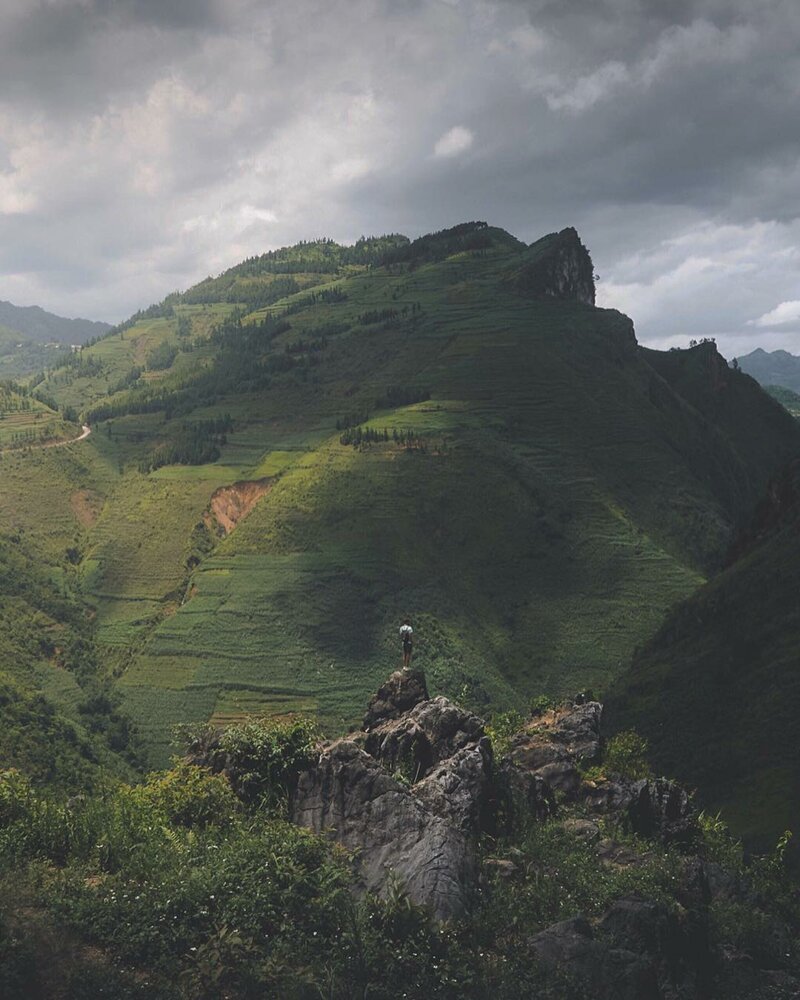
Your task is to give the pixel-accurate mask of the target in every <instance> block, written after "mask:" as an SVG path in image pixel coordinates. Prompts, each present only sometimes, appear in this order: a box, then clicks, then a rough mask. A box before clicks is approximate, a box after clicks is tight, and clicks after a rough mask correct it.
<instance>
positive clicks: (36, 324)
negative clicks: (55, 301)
mask: <svg viewBox="0 0 800 1000" xmlns="http://www.w3.org/2000/svg"><path fill="white" fill-rule="evenodd" d="M0 326H4V327H7V328H8V329H9V330H13V331H14V332H16V333H19V334H20V335H21V337H22V338H24V339H27V340H33V341H36V342H37V343H39V344H47V343H50V342H51V341H56V340H57V341H59V342H60V343H62V344H83V343H85V342H86V341H87V340H92V338H94V337H99V336H101V335H102V334H104V333H105V332H106V331H107V330H110V329H111V324H110V323H101V322H97V321H95V320H90V319H66V318H65V317H64V316H56V314H55V313H50V312H47V311H46V310H45V309H42V308H41V307H40V306H15V305H13V304H12V303H11V302H3V301H0Z"/></svg>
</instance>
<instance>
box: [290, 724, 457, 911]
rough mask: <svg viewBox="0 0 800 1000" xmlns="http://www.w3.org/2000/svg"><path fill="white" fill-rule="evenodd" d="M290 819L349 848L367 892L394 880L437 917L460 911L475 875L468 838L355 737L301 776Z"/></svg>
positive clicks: (328, 751) (338, 744) (327, 751)
mask: <svg viewBox="0 0 800 1000" xmlns="http://www.w3.org/2000/svg"><path fill="white" fill-rule="evenodd" d="M292 819H293V820H294V822H295V823H298V824H299V825H300V826H305V827H308V829H310V830H313V831H314V832H315V833H322V832H324V831H329V832H332V833H333V834H334V835H335V837H336V839H337V840H338V841H339V843H341V844H343V845H344V846H345V847H347V848H349V849H350V850H352V851H354V852H355V864H356V866H357V873H358V876H359V879H360V883H361V885H362V887H363V888H364V889H367V890H371V891H373V892H378V893H380V892H382V891H383V890H384V889H385V888H386V887H387V885H388V884H390V881H391V879H392V877H394V878H395V879H397V880H399V882H400V883H401V884H402V885H403V887H404V889H405V891H406V892H407V893H408V895H409V898H410V899H412V900H413V901H414V902H417V903H421V904H424V905H427V906H429V907H430V909H431V911H432V913H433V914H434V916H435V917H437V918H438V919H440V920H442V919H447V918H449V917H453V916H458V915H460V914H461V913H463V912H464V909H465V907H466V905H467V901H468V897H469V893H470V891H471V887H472V885H473V884H474V882H475V877H476V867H475V855H474V851H472V850H471V849H470V845H469V842H468V838H467V837H466V835H465V834H464V833H463V832H462V831H461V830H459V829H458V828H457V826H456V825H454V824H453V823H451V822H449V821H448V819H446V818H444V817H442V816H439V815H437V813H436V812H435V811H434V810H433V809H431V808H430V807H429V805H427V804H426V803H425V802H423V801H421V800H420V799H419V798H418V797H417V796H416V795H413V794H411V792H410V791H409V790H408V789H407V788H405V787H403V785H401V784H400V783H399V782H398V781H396V780H395V779H394V778H393V777H392V776H391V775H390V774H389V773H388V772H387V771H386V770H385V769H384V768H383V767H382V766H381V765H380V764H379V763H378V762H377V761H376V760H374V759H373V758H372V757H370V756H369V754H367V753H365V752H364V751H363V750H361V749H360V748H359V747H358V746H357V745H356V744H355V743H354V742H353V741H352V740H346V739H345V740H338V741H336V742H335V743H332V744H330V745H329V746H327V747H325V748H324V750H323V751H322V753H321V754H320V758H319V762H318V764H317V766H316V767H315V768H314V769H313V770H310V771H306V772H305V773H304V774H302V775H301V776H300V780H299V783H298V787H297V791H296V794H295V796H294V801H293V805H292Z"/></svg>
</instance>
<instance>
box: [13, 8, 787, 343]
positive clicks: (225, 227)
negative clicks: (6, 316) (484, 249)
mask: <svg viewBox="0 0 800 1000" xmlns="http://www.w3.org/2000/svg"><path fill="white" fill-rule="evenodd" d="M799 39H800V8H798V6H797V5H796V4H795V3H794V2H789V0H749V2H747V3H745V2H743V0H669V2H667V0H493V2H488V0H448V2H445V0H418V2H415V3H399V2H397V0H328V2H322V0H298V2H297V3H295V4H294V5H291V6H290V5H288V4H287V5H282V4H276V3H267V2H263V0H203V2H197V0H191V2H190V0H171V2H163V0H42V2H40V3H37V4H33V5H32V4H31V3H30V2H29V0H5V4H4V6H3V12H2V13H0V293H2V297H4V298H12V299H13V298H14V295H16V296H17V298H25V299H27V300H28V301H42V302H43V304H46V305H50V306H51V307H55V306H59V305H60V307H61V308H62V309H68V308H71V309H72V311H84V312H86V311H92V312H93V313H95V314H97V315H105V316H108V317H110V318H117V317H119V316H121V315H122V314H124V313H126V312H129V311H131V310H132V309H133V308H136V307H137V306H139V305H141V304H143V303H144V302H145V301H147V300H149V299H152V298H157V297H160V295H162V294H163V293H164V292H166V291H168V290H170V289H171V288H173V287H175V286H178V285H184V286H185V285H186V284H188V283H189V282H190V281H193V280H196V279H197V278H199V277H202V276H204V275H205V274H206V273H208V272H209V271H215V270H219V269H220V268H222V267H223V266H225V265H227V264H230V263H233V262H234V261H236V260H237V259H239V258H240V257H242V256H246V255H248V254H251V253H255V252H258V251H260V250H263V249H266V248H268V247H270V246H274V245H279V244H281V243H285V242H293V241H295V240H297V239H300V238H304V237H311V236H314V235H317V234H322V233H327V234H329V235H332V236H334V237H337V238H341V239H353V238H355V237H357V236H358V235H360V234H361V233H363V232H372V231H385V230H390V229H394V230H401V231H405V232H408V233H409V235H416V234H418V233H420V232H423V231H427V230H430V229H431V228H439V227H441V226H444V225H451V224H454V223H456V222H458V221H462V220H464V219H469V218H476V217H477V218H487V219H489V220H490V221H492V222H494V223H496V224H499V225H503V226H505V227H506V228H508V229H510V230H512V231H513V232H515V233H516V234H517V235H519V236H520V237H522V238H525V239H528V240H531V239H534V238H536V237H537V236H538V235H540V234H541V233H542V232H544V231H547V230H550V229H554V228H561V227H562V226H564V225H569V224H574V225H577V226H578V227H579V228H580V230H581V232H582V235H583V237H584V239H585V241H586V242H587V243H588V244H589V246H590V248H591V249H592V251H593V254H594V257H595V261H596V264H597V267H598V270H599V271H600V273H601V277H602V279H603V281H602V283H601V290H600V296H601V301H604V302H606V303H608V304H613V305H616V306H618V307H620V308H624V309H625V310H626V311H628V312H630V313H631V314H632V315H633V317H634V319H635V320H636V321H637V327H638V329H639V333H640V336H642V337H644V338H648V339H650V340H651V341H653V342H659V343H664V344H666V343H670V342H672V338H678V340H685V339H686V338H687V337H688V336H698V335H701V336H702V335H717V336H719V337H720V338H721V340H722V342H723V345H724V346H726V347H728V346H729V345H730V346H733V345H735V346H736V347H737V353H740V351H739V350H738V347H739V345H740V344H741V343H745V342H746V343H748V344H751V343H752V344H755V343H764V344H765V345H767V346H772V345H776V346H777V345H779V344H780V345H782V346H789V347H791V346H792V344H791V341H792V338H793V337H794V336H795V335H796V334H795V331H796V330H797V329H800V323H796V324H795V325H794V326H793V325H792V322H793V321H792V317H793V316H794V315H795V313H796V312H797V310H795V309H794V308H793V305H792V304H793V303H796V301H797V300H798V299H800V290H798V288H797V263H798V261H797V252H796V249H795V248H796V246H797V238H798V233H799V232H800V224H799V223H798V211H800V210H798V207H797V205H798V201H797V198H796V195H795V192H796V191H797V186H798V181H800V167H799V166H798V164H799V163H800V138H799V136H798V130H797V128H796V127H795V125H794V120H795V117H796V111H795V109H796V107H797V101H798V96H800V55H799V54H798V53H799V52H800V46H798V44H797V43H798V40H799ZM55 290H57V294H58V297H59V298H58V301H56V298H55V296H56V291H55ZM782 306H783V308H781V307H782ZM764 317H766V319H765V318H764ZM776 318H777V320H779V322H775V320H776ZM770 324H772V325H770Z"/></svg>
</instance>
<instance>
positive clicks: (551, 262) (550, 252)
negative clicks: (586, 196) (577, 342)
mask: <svg viewBox="0 0 800 1000" xmlns="http://www.w3.org/2000/svg"><path fill="white" fill-rule="evenodd" d="M507 284H509V285H510V286H511V287H512V288H513V289H514V290H515V291H516V292H517V293H518V294H520V295H524V296H525V297H526V298H531V299H543V298H555V299H565V300H571V301H574V302H583V303H585V304H586V305H590V306H593V305H594V299H595V288H594V265H593V264H592V258H591V256H590V255H589V251H588V250H587V249H586V247H585V246H584V245H583V243H582V242H581V238H580V236H579V235H578V232H577V230H576V229H574V228H573V227H572V226H568V227H567V228H566V229H562V230H561V231H560V232H558V233H548V235H547V236H543V237H542V238H541V239H540V240H536V242H535V243H531V245H530V246H529V247H528V248H527V249H526V250H525V252H524V253H523V255H522V264H521V266H519V267H516V268H515V269H514V270H513V271H512V272H511V274H510V275H509V277H508V279H507Z"/></svg>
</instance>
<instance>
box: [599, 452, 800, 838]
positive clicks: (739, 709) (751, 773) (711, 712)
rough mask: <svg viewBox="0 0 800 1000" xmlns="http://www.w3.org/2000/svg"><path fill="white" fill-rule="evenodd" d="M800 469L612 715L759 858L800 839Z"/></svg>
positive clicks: (621, 691)
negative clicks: (789, 834) (784, 840)
mask: <svg viewBox="0 0 800 1000" xmlns="http://www.w3.org/2000/svg"><path fill="white" fill-rule="evenodd" d="M799 528H800V466H798V464H797V463H794V464H793V465H791V466H790V467H789V468H788V469H787V470H786V471H785V472H784V473H783V474H782V475H781V476H779V477H778V478H777V479H776V480H775V481H774V482H773V483H772V485H771V487H770V490H769V494H768V498H767V500H766V501H765V502H764V503H763V504H762V505H761V506H760V508H759V511H758V513H757V516H756V519H755V521H754V523H753V525H752V526H751V528H750V530H749V531H748V532H746V533H745V534H744V535H743V536H742V538H741V539H740V542H739V546H738V552H739V558H738V559H737V560H736V561H735V562H734V564H733V565H732V566H730V567H729V568H728V569H727V570H726V571H725V572H724V573H722V574H720V575H719V576H718V577H716V578H715V579H714V580H713V581H711V582H710V583H709V584H707V585H706V586H705V587H703V588H702V589H701V590H700V591H699V592H698V593H697V594H696V595H694V596H693V597H692V598H690V599H689V600H688V601H686V602H685V603H683V604H682V605H680V606H679V607H678V608H677V609H676V610H675V611H674V612H673V613H672V614H671V615H670V616H669V617H668V618H667V621H666V622H665V624H664V625H663V627H662V628H661V629H660V630H659V631H658V633H657V634H656V636H655V638H654V639H653V640H652V641H651V642H650V643H648V644H647V645H646V646H645V647H644V648H643V649H642V650H641V651H640V652H639V653H637V655H636V656H635V657H634V660H633V665H632V667H631V669H630V671H628V672H626V673H625V674H624V675H623V676H622V677H621V678H620V679H619V680H618V681H617V683H616V684H615V685H614V687H613V688H612V691H611V693H610V695H609V698H608V703H607V711H608V713H609V716H610V718H611V719H612V720H613V725H614V726H615V727H617V728H626V727H629V726H635V727H636V728H637V729H639V730H640V731H641V732H642V733H643V734H644V735H645V736H647V738H648V739H649V741H650V744H651V749H652V753H653V757H654V759H655V761H656V763H657V765H658V766H659V767H660V768H663V769H666V770H670V772H671V773H675V774H677V775H678V776H679V777H680V778H682V779H683V780H685V781H688V782H691V783H693V784H694V785H696V786H697V787H698V788H699V790H700V794H701V798H702V800H703V802H704V803H706V804H707V805H708V806H709V807H710V808H711V809H714V810H716V809H722V810H723V811H724V814H725V816H726V818H727V820H728V821H729V822H730V824H731V825H732V827H733V828H734V829H735V830H736V831H737V832H738V833H739V834H740V835H744V836H746V837H747V838H748V839H749V840H750V841H751V842H753V843H754V844H755V845H756V846H759V847H760V846H764V845H766V844H768V843H769V842H770V840H772V841H774V839H775V837H776V836H777V835H779V834H780V833H781V832H782V831H783V830H785V829H793V830H795V831H797V830H798V829H800V754H798V752H797V745H798V741H799V740H800V722H798V719H800V680H799V679H798V670H797V663H798V656H800V608H799V607H798V601H797V594H798V591H799V590H800V531H799V530H798V529H799Z"/></svg>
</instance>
